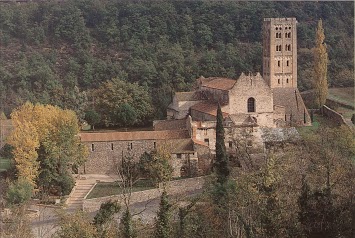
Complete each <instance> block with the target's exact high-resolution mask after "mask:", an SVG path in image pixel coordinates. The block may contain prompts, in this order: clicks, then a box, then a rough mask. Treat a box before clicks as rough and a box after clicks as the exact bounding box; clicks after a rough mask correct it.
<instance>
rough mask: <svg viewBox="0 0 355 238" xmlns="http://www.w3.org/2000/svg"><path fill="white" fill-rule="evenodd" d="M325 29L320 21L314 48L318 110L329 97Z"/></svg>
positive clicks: (314, 79) (314, 76)
mask: <svg viewBox="0 0 355 238" xmlns="http://www.w3.org/2000/svg"><path fill="white" fill-rule="evenodd" d="M324 39H325V36H324V29H323V25H322V20H319V21H318V27H317V32H316V47H315V48H314V53H313V55H314V72H313V73H314V74H313V83H314V89H315V104H316V105H317V106H318V108H321V107H322V106H323V105H324V104H325V101H326V100H327V96H328V81H327V70H328V53H327V46H326V44H325V43H324Z"/></svg>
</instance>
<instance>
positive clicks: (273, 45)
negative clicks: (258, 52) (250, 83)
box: [263, 18, 297, 88]
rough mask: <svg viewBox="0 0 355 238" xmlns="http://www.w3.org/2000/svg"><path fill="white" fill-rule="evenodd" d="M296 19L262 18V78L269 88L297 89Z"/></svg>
mask: <svg viewBox="0 0 355 238" xmlns="http://www.w3.org/2000/svg"><path fill="white" fill-rule="evenodd" d="M296 24H297V20H296V18H264V23H263V78H264V79H265V81H266V82H267V83H268V84H269V86H270V88H297V31H296Z"/></svg>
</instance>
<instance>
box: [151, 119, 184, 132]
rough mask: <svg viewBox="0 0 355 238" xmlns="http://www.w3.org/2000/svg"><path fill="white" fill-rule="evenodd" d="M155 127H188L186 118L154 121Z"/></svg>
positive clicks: (182, 128) (164, 128)
mask: <svg viewBox="0 0 355 238" xmlns="http://www.w3.org/2000/svg"><path fill="white" fill-rule="evenodd" d="M153 127H154V130H155V131H164V130H184V129H186V119H180V120H161V121H154V122H153Z"/></svg>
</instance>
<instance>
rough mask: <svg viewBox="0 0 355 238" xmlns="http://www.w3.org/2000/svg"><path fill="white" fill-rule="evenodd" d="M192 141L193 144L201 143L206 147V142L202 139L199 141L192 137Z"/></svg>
mask: <svg viewBox="0 0 355 238" xmlns="http://www.w3.org/2000/svg"><path fill="white" fill-rule="evenodd" d="M192 141H193V142H194V143H195V144H198V145H203V146H206V147H208V145H207V143H205V142H204V141H200V140H197V139H192Z"/></svg>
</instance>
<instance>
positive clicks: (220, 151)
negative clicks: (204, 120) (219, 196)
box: [214, 104, 230, 184]
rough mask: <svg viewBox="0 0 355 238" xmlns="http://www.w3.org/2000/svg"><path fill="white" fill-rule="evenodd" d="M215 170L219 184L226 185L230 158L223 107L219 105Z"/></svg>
mask: <svg viewBox="0 0 355 238" xmlns="http://www.w3.org/2000/svg"><path fill="white" fill-rule="evenodd" d="M214 169H215V172H216V174H217V182H218V183H219V184H224V183H226V182H227V180H228V176H229V173H230V170H229V166H228V156H227V153H226V145H225V144H224V128H223V115H222V110H221V106H220V105H219V104H218V108H217V125H216V161H215V163H214Z"/></svg>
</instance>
